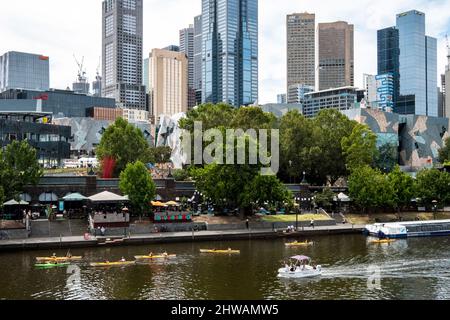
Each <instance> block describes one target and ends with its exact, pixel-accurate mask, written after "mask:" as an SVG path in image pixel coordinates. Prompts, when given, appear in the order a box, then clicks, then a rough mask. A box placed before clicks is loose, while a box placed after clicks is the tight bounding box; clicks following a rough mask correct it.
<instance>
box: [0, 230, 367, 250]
mask: <svg viewBox="0 0 450 320" xmlns="http://www.w3.org/2000/svg"><path fill="white" fill-rule="evenodd" d="M363 229H364V226H352V225H348V224H347V225H337V226H325V227H315V228H310V227H304V228H299V231H298V232H293V233H284V232H283V230H272V229H262V230H252V229H251V228H250V229H249V230H246V229H243V230H224V231H198V232H193V231H192V232H167V233H166V232H164V233H152V234H147V235H132V236H130V237H127V238H124V239H123V242H121V243H115V244H112V245H130V244H151V243H164V242H189V241H215V240H221V241H223V240H239V239H249V238H250V239H267V238H280V237H296V236H297V237H301V236H314V235H333V234H346V233H348V234H351V233H360V232H362V231H363ZM107 238H108V237H92V236H91V237H90V238H89V239H88V240H86V239H85V238H84V237H82V236H80V237H56V238H55V237H51V238H50V237H47V238H28V239H23V240H2V241H0V251H2V250H25V249H58V248H61V249H63V248H75V247H77V248H83V247H93V246H98V245H100V243H103V244H104V243H105V239H107ZM111 238H117V237H111Z"/></svg>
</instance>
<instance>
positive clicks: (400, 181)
mask: <svg viewBox="0 0 450 320" xmlns="http://www.w3.org/2000/svg"><path fill="white" fill-rule="evenodd" d="M387 177H388V181H389V183H390V184H391V188H392V189H393V191H394V207H395V208H396V209H397V211H400V210H401V209H402V208H403V207H405V206H408V205H409V204H410V203H411V199H413V198H414V196H415V187H414V179H413V177H411V176H410V175H408V174H406V173H404V172H402V171H401V170H400V167H399V166H395V168H394V170H392V171H391V172H390V173H389V174H388V176H387Z"/></svg>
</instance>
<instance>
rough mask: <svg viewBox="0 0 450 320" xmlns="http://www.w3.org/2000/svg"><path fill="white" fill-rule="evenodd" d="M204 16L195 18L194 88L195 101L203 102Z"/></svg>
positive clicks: (197, 102)
mask: <svg viewBox="0 0 450 320" xmlns="http://www.w3.org/2000/svg"><path fill="white" fill-rule="evenodd" d="M202 32H203V31H202V16H201V15H199V16H196V17H195V18H194V90H195V102H196V104H197V105H199V104H201V103H202V47H203V46H202Z"/></svg>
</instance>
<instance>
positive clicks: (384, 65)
mask: <svg viewBox="0 0 450 320" xmlns="http://www.w3.org/2000/svg"><path fill="white" fill-rule="evenodd" d="M378 74H379V75H383V74H391V75H392V76H393V86H394V88H393V90H394V95H393V97H392V100H393V106H394V109H395V105H396V103H397V100H398V97H399V96H400V47H399V35H398V29H397V28H396V27H390V28H385V29H381V30H378Z"/></svg>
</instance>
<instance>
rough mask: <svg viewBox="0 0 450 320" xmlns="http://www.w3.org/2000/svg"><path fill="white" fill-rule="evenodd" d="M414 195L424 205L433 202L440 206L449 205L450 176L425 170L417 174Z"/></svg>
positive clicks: (432, 170) (436, 171)
mask: <svg viewBox="0 0 450 320" xmlns="http://www.w3.org/2000/svg"><path fill="white" fill-rule="evenodd" d="M416 194H417V196H418V197H419V198H420V199H421V202H422V203H423V204H425V205H431V204H432V202H433V201H434V200H436V201H438V202H439V204H440V205H446V204H448V203H450V174H449V173H447V172H441V171H439V170H437V169H425V170H422V171H420V172H419V173H418V174H417V178H416Z"/></svg>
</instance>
